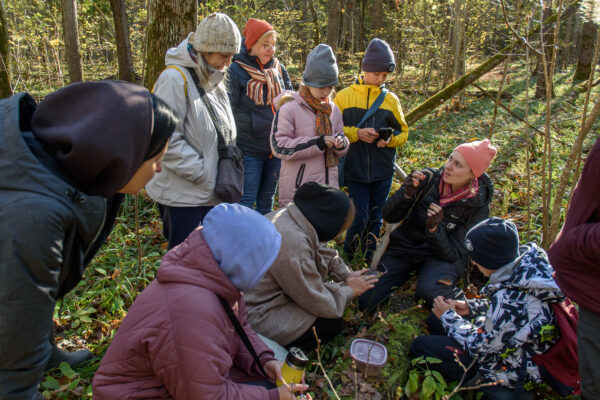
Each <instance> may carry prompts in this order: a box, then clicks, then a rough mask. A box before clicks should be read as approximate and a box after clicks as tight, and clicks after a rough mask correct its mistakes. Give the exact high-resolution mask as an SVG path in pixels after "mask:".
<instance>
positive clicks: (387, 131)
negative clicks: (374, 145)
mask: <svg viewBox="0 0 600 400" xmlns="http://www.w3.org/2000/svg"><path fill="white" fill-rule="evenodd" d="M393 132H394V129H392V128H390V127H385V128H379V130H378V131H377V133H378V134H379V139H383V140H388V139H389V138H390V137H391V136H392V133H393Z"/></svg>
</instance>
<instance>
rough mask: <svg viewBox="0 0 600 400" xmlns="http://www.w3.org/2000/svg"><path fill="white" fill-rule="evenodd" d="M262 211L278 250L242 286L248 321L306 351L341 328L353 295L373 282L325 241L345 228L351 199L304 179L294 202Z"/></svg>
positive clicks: (282, 342)
mask: <svg viewBox="0 0 600 400" xmlns="http://www.w3.org/2000/svg"><path fill="white" fill-rule="evenodd" d="M266 217H267V218H268V219H269V220H270V221H271V222H272V223H273V224H274V225H275V228H276V229H277V231H278V232H279V233H280V234H281V250H280V252H279V255H278V256H277V258H276V259H275V262H274V263H273V265H272V266H271V268H270V269H269V271H268V272H267V273H266V274H265V275H264V277H263V279H262V280H261V282H260V283H259V284H258V285H257V286H256V287H255V288H253V289H252V290H250V291H247V292H244V300H245V302H246V305H247V307H248V321H249V322H250V325H252V327H253V328H254V329H255V330H256V332H258V333H260V334H261V335H263V336H265V337H267V338H269V339H272V340H274V341H275V342H277V343H279V344H280V345H282V346H284V347H286V348H290V347H300V348H302V349H303V350H306V351H309V350H311V349H313V348H315V347H316V340H315V337H314V333H313V327H315V329H316V331H317V335H318V336H319V339H320V340H321V342H327V341H328V340H330V339H332V338H333V337H334V336H335V335H336V334H337V333H338V332H339V331H340V330H341V328H342V315H343V313H344V310H345V309H346V307H347V306H348V305H349V304H350V302H351V301H352V299H354V298H355V297H356V296H359V295H360V294H362V293H363V292H365V291H367V290H368V289H370V288H372V287H373V285H374V284H375V283H376V282H377V278H376V277H375V276H374V275H368V274H365V271H366V270H361V271H354V272H352V271H351V270H350V269H349V268H348V266H347V265H346V264H345V263H344V261H343V260H342V258H341V257H340V256H339V255H338V252H337V251H336V250H334V249H331V248H329V247H327V242H328V241H329V240H332V239H334V238H336V237H337V236H339V235H341V234H342V233H344V232H345V230H346V229H347V228H348V226H349V225H350V223H352V220H353V218H354V205H353V204H352V202H351V200H350V199H349V198H348V196H346V194H344V192H342V191H340V190H339V189H337V188H333V187H329V186H325V185H322V184H319V183H316V182H308V183H305V184H303V185H302V186H300V187H299V188H298V190H297V191H296V194H295V195H294V198H293V203H291V204H289V205H288V206H287V207H285V208H282V209H279V210H276V211H273V212H271V213H269V214H267V215H266Z"/></svg>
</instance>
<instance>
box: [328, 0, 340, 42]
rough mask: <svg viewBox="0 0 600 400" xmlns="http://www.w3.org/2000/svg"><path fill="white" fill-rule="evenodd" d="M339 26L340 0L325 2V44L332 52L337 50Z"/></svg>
mask: <svg viewBox="0 0 600 400" xmlns="http://www.w3.org/2000/svg"><path fill="white" fill-rule="evenodd" d="M339 24H340V0H329V1H328V2H327V44H328V45H330V46H331V48H332V49H333V51H336V50H337V44H338V32H339Z"/></svg>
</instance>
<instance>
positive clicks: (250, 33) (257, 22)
mask: <svg viewBox="0 0 600 400" xmlns="http://www.w3.org/2000/svg"><path fill="white" fill-rule="evenodd" d="M272 30H275V28H273V26H271V24H269V23H268V22H267V21H263V20H262V19H255V18H250V19H249V20H248V23H247V24H246V26H245V27H244V30H243V31H242V34H243V35H244V36H245V37H246V42H245V44H246V49H248V50H250V48H251V47H252V46H254V43H256V41H257V40H258V39H260V37H261V36H262V35H264V33H265V32H268V31H272Z"/></svg>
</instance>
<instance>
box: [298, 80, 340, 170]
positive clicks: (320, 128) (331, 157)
mask: <svg viewBox="0 0 600 400" xmlns="http://www.w3.org/2000/svg"><path fill="white" fill-rule="evenodd" d="M298 93H299V94H300V96H301V97H302V98H303V99H304V100H305V101H306V102H307V103H308V105H309V106H310V107H311V108H312V109H313V110H315V111H316V113H317V120H316V121H315V136H331V134H332V132H333V129H332V127H331V119H329V117H330V116H331V111H332V108H331V104H330V103H329V102H327V103H321V102H320V101H319V100H317V99H315V98H314V97H313V95H312V94H310V90H309V89H308V87H307V86H306V85H301V86H300V90H298ZM325 151H326V156H325V161H326V164H327V167H333V166H335V165H338V157H337V155H336V154H335V152H334V151H333V148H331V149H330V148H327V150H325Z"/></svg>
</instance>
